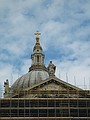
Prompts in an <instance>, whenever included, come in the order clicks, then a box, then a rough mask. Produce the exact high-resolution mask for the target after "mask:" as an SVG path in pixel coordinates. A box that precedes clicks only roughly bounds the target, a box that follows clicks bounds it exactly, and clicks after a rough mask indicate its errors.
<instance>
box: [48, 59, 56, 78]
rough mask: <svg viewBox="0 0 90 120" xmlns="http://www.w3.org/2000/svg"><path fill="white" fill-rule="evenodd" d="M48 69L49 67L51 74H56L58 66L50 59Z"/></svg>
mask: <svg viewBox="0 0 90 120" xmlns="http://www.w3.org/2000/svg"><path fill="white" fill-rule="evenodd" d="M47 69H48V71H49V75H50V76H53V75H55V70H56V66H55V65H54V64H53V63H52V61H50V63H49V65H48V67H47Z"/></svg>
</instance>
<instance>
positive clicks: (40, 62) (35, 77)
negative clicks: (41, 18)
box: [11, 32, 49, 91]
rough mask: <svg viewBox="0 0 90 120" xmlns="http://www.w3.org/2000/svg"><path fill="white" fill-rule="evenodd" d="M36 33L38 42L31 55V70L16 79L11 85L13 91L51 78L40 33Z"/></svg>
mask: <svg viewBox="0 0 90 120" xmlns="http://www.w3.org/2000/svg"><path fill="white" fill-rule="evenodd" d="M35 35H36V43H35V46H34V48H33V54H32V55H31V59H32V64H31V67H30V68H29V72H28V73H27V74H25V75H23V76H21V77H20V78H18V79H17V80H16V81H15V83H14V84H13V85H12V86H11V91H14V90H23V89H25V88H28V87H31V86H33V85H34V84H37V83H40V82H41V81H42V80H45V79H47V78H49V73H48V69H47V68H46V67H45V65H44V57H45V55H44V54H43V50H42V47H41V45H40V42H39V35H40V33H39V32H36V33H35Z"/></svg>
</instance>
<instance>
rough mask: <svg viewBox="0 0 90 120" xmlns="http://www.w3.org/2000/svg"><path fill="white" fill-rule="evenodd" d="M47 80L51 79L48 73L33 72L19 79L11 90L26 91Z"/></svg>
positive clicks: (42, 71)
mask: <svg viewBox="0 0 90 120" xmlns="http://www.w3.org/2000/svg"><path fill="white" fill-rule="evenodd" d="M47 78H49V74H48V72H46V71H44V70H33V71H30V72H28V73H27V74H25V75H23V76H21V77H20V78H18V79H17V80H16V81H15V83H14V84H13V85H12V86H11V90H21V89H25V88H28V87H31V86H33V85H34V84H36V83H39V82H41V81H42V80H45V79H47Z"/></svg>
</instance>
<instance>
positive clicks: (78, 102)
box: [0, 90, 90, 120]
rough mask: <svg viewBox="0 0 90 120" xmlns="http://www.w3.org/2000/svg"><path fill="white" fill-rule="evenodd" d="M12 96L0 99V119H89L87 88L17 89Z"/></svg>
mask: <svg viewBox="0 0 90 120" xmlns="http://www.w3.org/2000/svg"><path fill="white" fill-rule="evenodd" d="M22 94H25V95H24V98H20V97H21V96H22ZM27 94H33V98H27V97H25V96H27ZM13 97H15V98H1V99H0V119H1V120H8V119H14V120H23V119H27V120H90V91H88V90H80V91H76V90H67V91H64V90H63V91H60V90H58V91H57V90H55V91H50V90H46V91H45V90H41V91H40V90H39V91H37V90H31V91H18V93H17V94H16V95H15V96H13ZM16 97H17V98H16Z"/></svg>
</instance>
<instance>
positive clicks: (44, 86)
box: [26, 76, 82, 91]
mask: <svg viewBox="0 0 90 120" xmlns="http://www.w3.org/2000/svg"><path fill="white" fill-rule="evenodd" d="M67 89H68V90H82V89H80V88H78V87H76V86H73V85H71V84H69V83H66V82H64V81H62V80H60V79H58V78H57V77H55V76H54V77H50V78H48V79H46V80H44V81H41V82H40V83H38V84H36V85H34V86H32V87H31V88H28V89H26V90H27V91H28V90H67Z"/></svg>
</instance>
